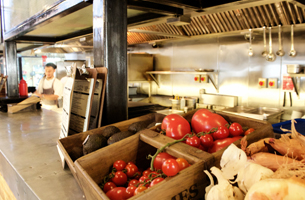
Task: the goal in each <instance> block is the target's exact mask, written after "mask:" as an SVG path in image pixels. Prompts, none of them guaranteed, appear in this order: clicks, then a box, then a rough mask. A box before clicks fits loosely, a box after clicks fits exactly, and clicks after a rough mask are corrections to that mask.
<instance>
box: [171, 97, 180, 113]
mask: <svg viewBox="0 0 305 200" xmlns="http://www.w3.org/2000/svg"><path fill="white" fill-rule="evenodd" d="M170 100H171V101H172V110H180V99H170Z"/></svg>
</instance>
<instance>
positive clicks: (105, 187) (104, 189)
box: [103, 182, 116, 193]
mask: <svg viewBox="0 0 305 200" xmlns="http://www.w3.org/2000/svg"><path fill="white" fill-rule="evenodd" d="M115 187H116V185H115V184H114V183H113V182H107V183H105V185H104V187H103V191H104V192H105V193H107V192H108V191H109V190H111V189H113V188H115Z"/></svg>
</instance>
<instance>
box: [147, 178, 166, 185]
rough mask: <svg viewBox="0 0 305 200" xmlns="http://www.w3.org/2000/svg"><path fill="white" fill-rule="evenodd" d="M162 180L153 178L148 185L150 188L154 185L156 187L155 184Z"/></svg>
mask: <svg viewBox="0 0 305 200" xmlns="http://www.w3.org/2000/svg"><path fill="white" fill-rule="evenodd" d="M163 180H164V178H161V177H158V178H155V179H154V180H153V181H152V182H151V183H150V185H149V187H152V186H154V185H156V184H157V183H160V182H161V181H163Z"/></svg>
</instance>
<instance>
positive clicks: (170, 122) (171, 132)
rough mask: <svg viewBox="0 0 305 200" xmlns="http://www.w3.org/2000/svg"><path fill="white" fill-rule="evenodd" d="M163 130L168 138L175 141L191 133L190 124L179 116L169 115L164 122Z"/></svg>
mask: <svg viewBox="0 0 305 200" xmlns="http://www.w3.org/2000/svg"><path fill="white" fill-rule="evenodd" d="M161 129H162V130H165V132H166V136H168V137H171V138H173V139H175V140H179V139H181V138H183V136H185V135H186V134H188V133H190V132H191V127H190V124H189V122H188V121H187V120H186V119H184V118H183V117H182V116H181V115H178V114H170V115H167V116H166V117H165V118H164V119H163V121H162V124H161Z"/></svg>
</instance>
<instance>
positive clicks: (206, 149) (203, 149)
mask: <svg viewBox="0 0 305 200" xmlns="http://www.w3.org/2000/svg"><path fill="white" fill-rule="evenodd" d="M198 149H200V150H202V151H208V148H206V147H204V146H202V145H201V144H200V146H199V147H198Z"/></svg>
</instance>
